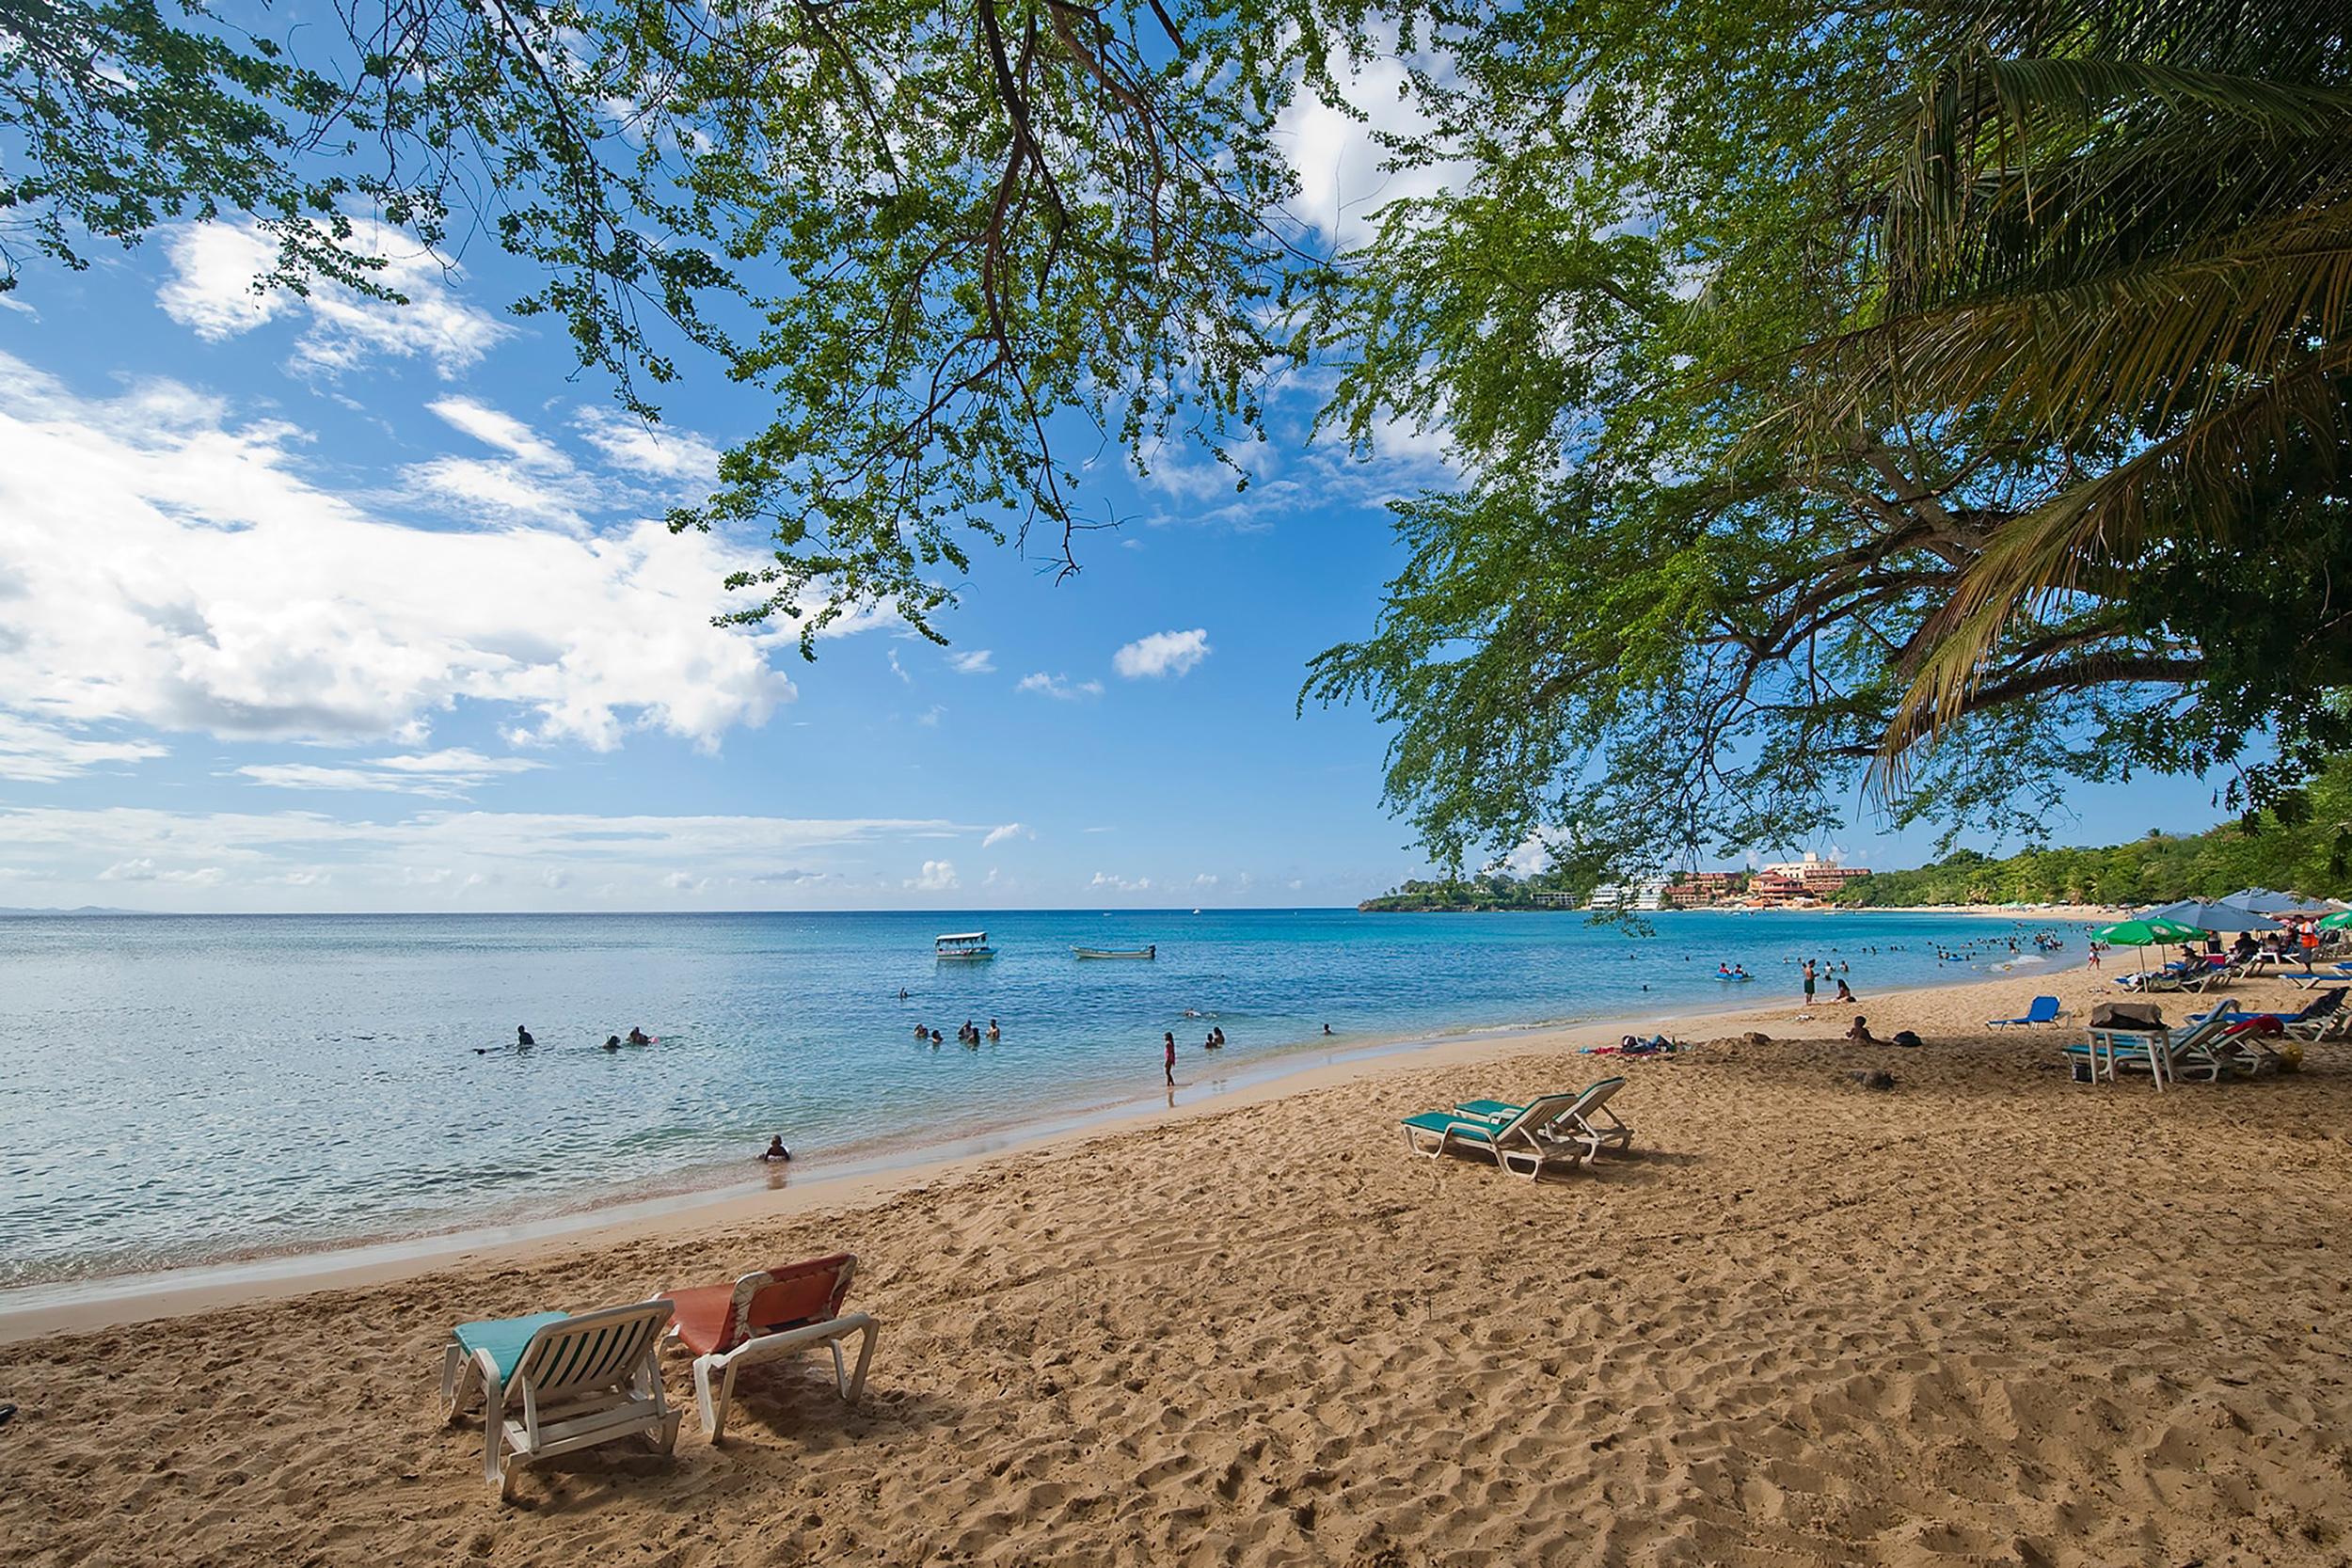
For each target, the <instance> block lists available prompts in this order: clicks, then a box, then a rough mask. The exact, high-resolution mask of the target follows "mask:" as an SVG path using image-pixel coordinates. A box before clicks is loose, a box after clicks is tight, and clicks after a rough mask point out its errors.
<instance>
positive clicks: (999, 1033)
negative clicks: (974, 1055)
mask: <svg viewBox="0 0 2352 1568" xmlns="http://www.w3.org/2000/svg"><path fill="white" fill-rule="evenodd" d="M1004 1037H1005V1032H1004V1031H1003V1030H1002V1029H999V1028H997V1027H996V1021H995V1020H994V1019H993V1018H992V1019H990V1020H989V1021H988V1042H989V1043H990V1044H991V1045H993V1044H995V1043H996V1042H997V1041H998V1040H1000V1039H1003V1038H1004Z"/></svg>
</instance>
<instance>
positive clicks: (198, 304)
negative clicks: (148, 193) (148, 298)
mask: <svg viewBox="0 0 2352 1568" xmlns="http://www.w3.org/2000/svg"><path fill="white" fill-rule="evenodd" d="M358 245H359V246H360V247H362V248H366V249H372V250H377V251H380V252H382V253H383V254H384V255H385V256H386V257H387V264H386V266H385V268H384V270H383V271H382V272H381V273H379V274H377V277H379V278H380V279H381V280H382V281H383V283H384V284H385V286H386V287H387V288H389V289H391V290H394V291H395V292H397V293H402V294H405V295H406V296H407V300H408V303H407V304H405V305H396V304H393V303H391V302H390V301H389V300H378V299H370V298H368V297H367V296H365V295H363V294H358V293H353V292H352V291H351V290H349V289H345V288H341V287H339V286H337V285H334V284H331V283H329V284H320V285H317V286H314V287H313V288H312V289H311V290H310V293H308V294H307V295H304V294H296V293H290V292H288V291H286V290H284V289H270V290H265V291H262V292H260V293H257V292H255V289H254V286H253V285H254V280H255V279H256V278H258V277H262V276H264V275H265V274H267V273H268V272H269V270H270V268H271V267H272V266H273V265H274V264H275V263H276V261H277V257H278V246H277V245H276V243H275V242H274V241H272V240H271V239H270V237H269V236H268V235H267V234H265V233H263V232H262V230H261V229H260V228H259V227H258V226H256V225H254V224H252V223H249V222H221V223H197V224H188V225H186V226H184V227H182V228H179V229H176V230H172V232H171V235H170V238H169V239H168V240H167V243H166V245H165V253H166V255H167V258H168V259H169V261H170V264H171V276H170V277H169V278H167V280H166V281H165V283H164V285H163V287H162V288H161V289H160V290H159V291H158V292H157V294H156V302H157V303H158V304H160V305H161V306H162V307H163V308H164V313H165V314H167V315H168V316H169V317H170V318H171V319H172V320H173V321H176V322H178V323H179V324H180V325H183V326H185V327H187V328H189V329H190V330H192V331H193V332H195V333H196V335H197V336H198V337H199V338H202V339H204V340H205V341H208V342H221V341H226V340H228V339H230V338H235V337H239V336H242V335H243V334H245V333H247V332H250V331H252V330H253V329H254V328H255V327H258V326H262V325H266V324H268V323H270V322H273V321H276V320H278V318H280V317H290V318H294V319H296V320H299V321H300V322H301V323H302V330H301V332H300V334H299V335H298V336H297V337H296V338H295V340H294V352H293V356H292V357H291V359H290V360H289V361H288V365H287V368H288V369H289V370H293V371H295V372H310V373H314V374H326V375H340V374H342V372H346V371H350V370H355V369H357V368H358V367H359V366H360V365H362V364H363V363H365V362H366V361H367V360H369V359H370V358H376V357H382V358H398V359H411V358H419V357H421V358H425V359H428V360H430V361H431V362H432V364H433V367H434V369H435V370H437V371H438V372H440V373H441V374H442V375H443V376H454V375H456V374H457V373H458V372H460V371H463V370H465V369H466V368H467V367H468V366H469V365H472V364H473V363H475V362H476V361H477V360H479V359H480V358H481V357H482V356H484V355H485V354H487V353H488V352H489V351H490V349H491V348H492V347H493V346H494V345H495V344H497V343H498V342H499V341H500V340H501V339H503V338H505V337H506V336H508V335H509V333H510V332H511V331H512V328H510V327H508V326H506V325H504V324H503V323H501V322H500V321H499V320H498V318H497V317H495V316H493V315H491V314H490V313H489V312H488V311H486V310H484V309H480V308H478V307H476V306H472V305H469V304H467V303H466V302H465V301H464V300H463V299H462V298H460V297H459V296H458V294H457V293H455V292H454V291H453V290H452V289H451V288H450V286H449V284H450V279H451V277H453V274H454V269H453V268H451V267H449V266H446V265H444V264H443V263H442V262H441V261H439V260H438V259H437V258H436V257H434V256H432V255H431V254H429V253H427V252H424V251H421V250H419V249H418V248H417V247H416V246H415V245H414V243H413V242H410V241H406V240H405V239H404V238H403V237H402V236H401V235H399V234H397V233H392V232H389V231H385V230H362V231H361V232H360V234H359V236H358Z"/></svg>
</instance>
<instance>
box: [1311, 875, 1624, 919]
mask: <svg viewBox="0 0 2352 1568" xmlns="http://www.w3.org/2000/svg"><path fill="white" fill-rule="evenodd" d="M1591 892H1592V884H1591V883H1590V882H1589V881H1579V880H1576V879H1570V878H1567V877H1563V876H1561V875H1559V874H1558V873H1546V874H1538V875H1536V876H1534V877H1514V876H1512V875H1510V874H1509V873H1508V872H1502V871H1490V872H1488V873H1486V875H1485V876H1483V877H1448V878H1444V879H1439V880H1436V881H1421V880H1419V879H1415V880H1412V881H1407V882H1406V883H1405V884H1404V885H1402V886H1401V887H1393V888H1391V889H1390V890H1389V891H1388V892H1387V893H1384V894H1382V895H1380V896H1379V897H1377V898H1367V899H1365V900H1364V901H1363V902H1362V903H1360V904H1359V905H1357V906H1356V907H1357V908H1358V909H1359V910H1362V911H1366V912H1367V913H1372V914H1430V913H1449V914H1451V913H1465V914H1484V913H1490V912H1492V911H1498V910H1557V909H1565V908H1569V907H1571V906H1572V905H1573V904H1581V903H1582V902H1583V901H1584V899H1585V897H1586V896H1587V895H1590V894H1591ZM1538 894H1565V895H1568V899H1569V901H1570V902H1569V903H1566V904H1564V903H1560V902H1557V901H1554V902H1549V903H1547V902H1542V901H1539V900H1538V898H1537V897H1536V895H1538Z"/></svg>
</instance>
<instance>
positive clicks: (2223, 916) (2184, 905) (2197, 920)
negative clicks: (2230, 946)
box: [2140, 898, 2286, 931]
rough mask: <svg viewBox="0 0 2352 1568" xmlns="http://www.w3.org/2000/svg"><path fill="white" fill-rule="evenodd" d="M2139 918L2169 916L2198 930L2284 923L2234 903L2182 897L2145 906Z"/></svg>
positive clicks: (2249, 928) (2276, 927) (2278, 928)
mask: <svg viewBox="0 0 2352 1568" xmlns="http://www.w3.org/2000/svg"><path fill="white" fill-rule="evenodd" d="M2140 918H2141V919H2142V920H2170V921H2175V922H2177V923H2179V924H2180V925H2183V926H2195V927H2198V928H2199V929H2200V930H2201V931H2283V930H2285V929H2286V927H2283V926H2281V925H2280V924H2279V923H2278V922H2277V921H2275V920H2273V919H2271V918H2270V917H2269V916H2268V915H2266V914H2256V913H2255V912H2254V911H2252V910H2249V909H2246V908H2244V907H2242V906H2240V905H2237V904H2229V903H2212V904H2209V903H2207V902H2205V901H2204V900H2203V899H2201V898H2184V899H2182V900H2181V901H2180V902H2179V903H2177V904H2167V905H2165V906H2164V907H2163V908H2162V909H2156V910H2149V911H2146V912H2145V913H2143V914H2142V915H2141V916H2140Z"/></svg>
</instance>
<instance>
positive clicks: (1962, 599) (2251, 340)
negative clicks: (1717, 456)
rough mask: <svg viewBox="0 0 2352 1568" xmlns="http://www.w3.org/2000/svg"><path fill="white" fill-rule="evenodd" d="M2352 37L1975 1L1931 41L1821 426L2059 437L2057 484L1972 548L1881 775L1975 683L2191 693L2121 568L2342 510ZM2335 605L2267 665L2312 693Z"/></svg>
mask: <svg viewBox="0 0 2352 1568" xmlns="http://www.w3.org/2000/svg"><path fill="white" fill-rule="evenodd" d="M2346 19H2347V12H2346V10H2345V7H2344V0H1973V3H1965V4H1963V5H1961V6H1960V7H1958V8H1956V9H1955V11H1954V13H1953V14H1951V15H1949V16H1948V17H1947V22H1948V23H1949V26H1948V27H1947V30H1946V32H1945V33H1944V35H1943V37H1944V40H1945V42H1944V44H1943V45H1942V46H1940V47H1939V49H1938V50H1937V53H1936V59H1935V64H1934V67H1933V69H1931V70H1930V71H1926V72H1924V73H1923V76H1922V81H1923V86H1922V87H1921V88H1920V90H1919V95H1918V98H1917V100H1916V102H1915V103H1914V104H1913V106H1912V108H1911V111H1910V112H1909V114H1908V115H1907V116H1906V117H1905V119H1904V123H1903V130H1902V132H1901V134H1900V135H1899V137H1897V138H1890V140H1889V142H1888V143H1887V147H1888V150H1889V154H1890V155H1889V157H1888V159H1887V160H1886V164H1885V166H1888V167H1890V168H1891V170H1892V173H1891V175H1890V177H1889V179H1888V181H1887V188H1886V190H1885V192H1884V199H1883V201H1882V202H1880V203H1877V204H1875V205H1874V206H1873V208H1872V210H1871V214H1870V216H1869V219H1868V220H1867V223H1866V229H1867V244H1868V246H1869V256H1870V266H1871V275H1872V277H1873V278H1874V280H1875V282H1876V284H1877V286H1878V288H1877V294H1876V298H1875V302H1874V305H1873V308H1872V309H1871V311H1870V314H1869V317H1868V319H1867V320H1866V322H1865V323H1864V324H1863V325H1862V326H1861V328H1860V329H1859V330H1857V331H1855V332H1853V333H1851V334H1850V335H1848V336H1846V337H1845V338H1842V339H1840V340H1839V341H1837V342H1836V344H1834V345H1829V353H1828V354H1827V355H1826V356H1825V358H1826V361H1827V362H1828V363H1829V364H1830V365H1831V366H1832V367H1833V370H1834V374H1833V376H1832V383H1831V384H1832V387H1833V388H1834V394H1833V397H1832V403H1833V404H1834V407H1833V412H1834V413H1837V414H1840V415H1842V417H1845V418H1848V419H1852V418H1859V417H1862V415H1861V411H1863V410H1867V409H1881V408H1885V407H1894V408H1897V409H1900V410H1904V411H1908V412H1915V413H1917V414H1920V415H1923V416H1925V417H1928V418H1934V417H1936V416H1937V415H1938V414H1951V413H1956V412H1958V411H1960V410H1969V411H1971V412H1972V413H1974V414H1976V415H1979V416H1983V415H1987V414H1990V415H1991V416H1993V417H1994V419H1996V420H2006V421H2010V422H2011V423H2012V424H2013V427H2014V428H2015V429H2016V430H2017V431H2018V432H2019V434H2020V437H2021V439H2032V440H2039V441H2042V442H2046V443H2049V444H2051V446H2052V447H2053V448H2054V449H2055V451H2057V452H2058V454H2059V456H2058V464H2057V467H2058V475H2059V483H2058V485H2057V486H2056V487H2055V494H2053V495H2052V496H2051V497H2050V499H2047V500H2046V501H2044V502H2042V504H2040V505H2039V506H2037V507H2036V508H2034V509H2033V510H2031V511H2030V512H2027V513H2026V514H2025V515H2022V516H2018V517H2014V518H2011V519H2009V520H2007V521H2005V522H2003V523H2001V524H2000V525H1999V526H1998V527H1997V528H1995V529H1994V531H1992V532H1991V534H1990V535H1989V537H1988V538H1987V540H1986V542H1985V545H1984V547H1983V548H1982V550H1981V553H1980V554H1979V556H1978V558H1977V559H1976V561H1975V562H1973V564H1972V565H1971V566H1970V567H1969V569H1968V570H1967V572H1966V573H1965V575H1964V577H1963V581H1962V586H1961V589H1960V591H1959V592H1958V593H1957V594H1955V595H1954V597H1953V598H1952V600H1951V602H1950V603H1949V604H1948V605H1947V607H1946V608H1945V610H1943V611H1942V612H1941V613H1940V614H1939V615H1937V616H1935V617H1934V618H1932V619H1931V621H1930V623H1929V624H1928V626H1926V627H1924V628H1923V629H1922V631H1921V633H1920V635H1919V636H1918V637H1916V638H1915V639H1914V641H1912V643H1911V644H1910V646H1909V647H1908V648H1907V649H1906V650H1905V655H1904V673H1905V674H1906V676H1907V677H1908V680H1909V685H1908V689H1907V690H1906V691H1905V692H1904V694H1903V696H1902V698H1901V700H1900V702H1899V705H1898V707H1897V710H1896V712H1895V715H1894V718H1893V721H1892V722H1891V724H1890V726H1889V728H1888V730H1887V733H1886V736H1885V739H1884V742H1883V751H1882V753H1881V766H1882V768H1894V769H1899V768H1900V766H1901V760H1902V758H1903V755H1904V754H1905V753H1906V752H1909V751H1910V750H1911V749H1912V748H1914V747H1915V746H1916V745H1917V744H1918V743H1920V742H1921V741H1923V740H1928V739H1931V738H1932V737H1933V736H1935V735H1936V734H1938V733H1939V732H1940V731H1941V730H1943V729H1944V728H1946V727H1947V726H1948V725H1950V724H1951V723H1953V722H1954V721H1957V719H1958V718H1959V717H1960V716H1961V715H1962V714H1963V713H1964V712H1965V711H1966V710H1967V709H1968V707H1969V706H1970V705H1971V700H1972V697H1973V696H1974V695H1976V694H1977V692H1978V690H1979V686H1980V685H1981V684H1982V683H1983V682H1984V681H1985V680H1986V679H1987V676H1988V674H1989V673H1991V672H1993V671H1994V670H1995V669H1996V668H1997V669H1999V670H2001V671H2002V672H2003V673H2004V678H2007V679H2010V680H2014V679H2016V678H2017V673H2018V672H2019V671H2021V670H2026V669H2031V668H2033V667H2035V666H2036V665H2037V664H2041V665H2043V666H2055V665H2058V664H2059V663H2060V662H2062V661H2071V664H2072V665H2073V666H2075V667H2079V669H2080V671H2081V673H2084V674H2085V675H2086V676H2087V677H2088V678H2089V679H2090V682H2091V683H2093V684H2095V683H2096V682H2098V681H2100V680H2124V681H2128V680H2132V679H2148V678H2153V679H2172V678H2178V675H2179V673H2182V672H2190V671H2199V670H2201V669H2202V668H2203V667H2204V664H2205V662H2206V661H2205V660H2204V658H2203V657H2202V656H2201V652H2200V649H2199V648H2198V647H2197V646H2195V645H2194V643H2195V641H2196V634H2194V633H2190V634H2186V635H2184V633H2183V632H2182V631H2181V630H2180V629H2179V628H2178V627H2177V626H2168V625H2166V624H2163V623H2162V622H2161V621H2160V620H2155V621H2152V619H2151V617H2149V616H2148V615H2146V614H2145V613H2138V612H2135V611H2133V610H2128V609H2124V608H2122V607H2123V606H2125V605H2126V604H2127V603H2128V600H2129V597H2130V591H2131V588H2132V585H2133V583H2134V581H2135V579H2136V577H2137V574H2139V573H2140V572H2141V571H2142V570H2143V569H2144V568H2145V566H2146V564H2147V563H2148V562H2151V561H2152V560H2161V559H2164V558H2165V556H2166V554H2167V552H2175V557H2174V558H2175V559H2177V552H2179V551H2182V550H2188V549H2207V550H2217V551H2218V552H2219V554H2218V557H2217V559H2219V560H2222V561H2224V562H2226V561H2228V560H2229V559H2230V556H2229V553H2228V552H2229V551H2230V550H2231V549H2232V548H2233V547H2236V546H2240V545H2241V544H2242V545H2244V546H2247V547H2249V548H2253V547H2255V546H2256V545H2257V542H2258V541H2263V540H2275V539H2277V538H2278V537H2280V531H2281V530H2282V529H2283V530H2285V531H2287V532H2288V533H2290V534H2292V532H2293V531H2295V529H2296V525H2297V521H2298V517H2301V516H2304V515H2307V514H2309V513H2310V512H2311V509H2318V508H2328V507H2335V508H2341V507H2343V506H2344V499H2343V497H2344V480H2345V476H2346V475H2347V473H2352V420H2347V393H2348V392H2352V32H2348V30H2347V27H2346ZM2333 526H2334V527H2335V528H2337V529H2338V530H2339V531H2341V529H2342V526H2343V525H2342V522H2341V519H2340V517H2339V518H2338V519H2337V520H2336V521H2335V523H2334V525H2333ZM2192 580H2198V579H2197V578H2195V575H2194V574H2192ZM2346 597H2348V598H2352V595H2346ZM2190 608H2191V609H2192V610H2196V609H2201V608H2202V607H2198V606H2194V605H2192V606H2191V607H2190ZM2336 608H2337V613H2338V614H2339V615H2340V616H2341V617H2342V619H2341V621H2340V622H2339V623H2337V624H2335V625H2332V626H2329V625H2324V624H2323V625H2321V626H2312V627H2311V628H2309V631H2308V635H2303V634H2302V628H2297V633H2298V641H2296V642H2295V643H2294V644H2292V645H2291V646H2290V648H2289V650H2288V652H2289V653H2290V654H2292V655H2295V656H2296V657H2309V658H2310V659H2311V661H2312V663H2311V669H2312V673H2313V675H2314V676H2315V677H2316V678H2317V679H2318V680H2319V681H2321V682H2322V683H2323V684H2328V683H2332V684H2343V683H2344V681H2346V680H2347V679H2352V655H2348V654H2347V653H2346V649H2347V648H2352V610H2346V609H2344V607H2342V606H2338V607H2336ZM2203 641H2204V642H2206V643H2208V644H2210V643H2213V642H2216V641H2220V640H2219V639H2217V638H2215V637H2213V636H2212V635H2211V633H2210V629H2208V630H2207V632H2206V634H2205V635H2204V637H2203Z"/></svg>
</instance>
